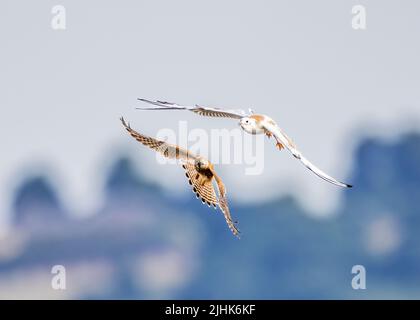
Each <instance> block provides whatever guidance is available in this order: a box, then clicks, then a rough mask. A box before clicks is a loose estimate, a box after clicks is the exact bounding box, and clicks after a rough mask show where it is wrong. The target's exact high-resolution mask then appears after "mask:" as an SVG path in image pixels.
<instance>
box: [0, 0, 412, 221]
mask: <svg viewBox="0 0 420 320" xmlns="http://www.w3.org/2000/svg"><path fill="white" fill-rule="evenodd" d="M57 4H60V5H63V6H64V7H65V8H66V30H53V29H52V28H51V19H52V17H53V15H52V14H51V9H52V7H53V6H54V5H57ZM356 4H360V3H358V2H354V1H334V0H329V1H316V2H315V1H309V0H308V1H275V0H270V1H258V2H257V1H243V0H241V1H239V0H235V1H229V2H227V1H221V0H216V1H211V2H210V1H195V0H194V1H193V0H181V1H176V2H175V1H147V2H146V1H119V2H115V1H112V2H111V1H89V2H86V1H81V0H78V1H75V0H72V1H61V2H60V3H56V2H55V1H46V0H42V1H41V0H40V1H36V2H35V1H29V0H25V1H11V0H6V1H2V2H1V3H0V39H1V40H2V44H1V49H0V86H1V88H2V89H1V90H0V106H1V111H2V117H0V146H1V149H2V152H1V157H0V210H1V214H0V226H2V227H4V226H5V225H6V223H7V220H8V217H9V216H8V208H9V205H10V196H11V193H12V191H13V188H15V187H16V186H17V185H18V184H19V182H20V181H21V179H22V178H24V177H25V176H26V175H27V174H28V173H31V172H33V173H37V172H46V173H48V174H49V176H50V177H51V179H52V181H53V183H55V184H56V185H57V186H58V188H59V191H60V196H61V197H62V199H63V201H64V202H65V203H66V205H68V206H69V207H71V209H74V210H75V211H76V212H78V213H79V214H80V215H83V214H87V212H89V211H91V210H93V209H94V208H95V207H97V206H98V205H99V204H100V201H101V194H102V193H101V191H102V187H103V181H102V179H103V175H104V173H105V172H106V170H107V167H108V166H109V165H110V164H111V163H112V161H113V160H114V159H116V158H118V156H119V155H120V154H123V152H125V151H129V152H130V154H131V155H132V156H133V159H135V160H138V161H139V170H140V171H141V172H142V173H143V174H144V175H145V176H146V177H147V178H148V179H149V180H151V181H157V182H159V183H161V184H162V185H164V186H165V188H167V190H168V192H169V193H172V192H173V193H175V195H176V194H184V193H185V195H187V194H188V195H189V193H190V191H189V188H188V186H187V185H185V179H184V177H183V173H182V170H181V169H177V168H175V167H174V166H171V165H168V166H162V165H159V164H157V163H156V158H155V155H154V154H153V153H152V152H151V151H149V150H146V149H145V148H143V149H142V148H140V146H137V145H136V144H135V143H134V142H133V141H132V140H131V139H130V138H129V137H128V136H127V134H125V133H124V131H123V130H122V128H121V125H120V123H119V120H118V118H119V117H120V116H121V115H123V116H124V117H125V118H126V119H127V120H129V121H130V122H131V124H132V126H133V128H135V129H137V130H138V131H140V132H143V133H145V134H149V135H152V136H153V135H156V133H157V132H158V131H159V130H160V129H162V128H172V129H174V130H177V128H178V125H179V124H178V121H179V120H187V121H188V128H189V129H194V128H204V129H206V130H210V129H212V128H219V129H222V128H227V129H234V128H236V127H237V124H236V123H235V122H234V121H232V120H226V119H206V118H202V117H198V116H196V115H194V114H190V113H187V112H176V113H173V112H168V113H161V112H159V113H154V112H147V113H144V112H139V111H135V110H134V107H135V106H140V103H138V102H137V101H136V98H137V97H146V98H150V99H163V100H169V101H175V102H179V103H184V104H195V103H198V104H203V105H212V106H218V107H240V108H245V109H247V108H248V107H252V108H253V109H254V110H255V111H257V112H259V113H265V114H268V115H270V116H271V117H272V118H274V119H275V120H276V121H277V123H278V124H279V125H280V126H281V127H282V128H283V129H284V130H285V131H286V132H287V133H288V134H289V135H290V136H291V137H292V138H293V140H294V141H295V142H296V144H297V145H298V146H299V147H300V150H301V151H302V152H303V153H304V154H305V156H306V157H307V158H308V159H310V160H311V161H312V162H314V163H315V164H316V165H318V166H319V167H320V168H322V169H323V170H324V171H326V172H327V173H329V174H330V175H332V176H334V177H336V178H337V179H339V180H344V181H345V182H349V183H352V181H349V180H348V178H349V176H350V174H351V168H352V165H353V163H352V157H353V151H354V147H355V145H356V143H357V142H358V141H359V140H360V139H361V138H363V137H364V135H369V134H375V135H377V136H384V137H387V138H396V137H398V135H399V134H401V132H404V131H407V130H409V129H413V128H414V129H415V128H417V127H418V125H419V121H418V120H419V118H420V106H419V104H420V90H419V84H420V81H419V80H420V62H419V57H420V46H419V41H418V35H419V31H420V19H419V9H420V5H419V4H418V3H417V2H415V1H379V0H378V1H363V3H362V4H363V5H364V6H365V8H366V12H367V29H366V30H353V29H352V25H351V21H352V15H351V9H352V6H353V5H356ZM264 154H265V162H264V172H263V174H261V175H258V176H244V174H243V173H244V166H240V165H237V166H233V165H231V166H221V165H220V166H217V168H218V172H219V173H220V175H222V177H223V179H224V180H225V184H226V185H227V187H228V190H229V196H230V197H231V198H233V199H234V200H236V201H247V202H255V201H266V200H268V199H271V198H273V197H278V196H281V195H287V194H290V193H291V194H293V195H295V196H296V197H297V199H298V200H299V201H300V203H301V204H302V205H303V206H304V207H306V208H311V211H313V212H314V213H315V214H326V213H327V212H328V209H331V208H333V207H334V206H335V205H337V203H338V201H339V199H340V196H341V195H342V194H343V192H349V191H346V190H342V189H340V188H337V187H335V186H332V185H329V184H328V183H326V182H324V181H322V180H320V179H319V178H317V177H316V176H314V175H313V174H311V173H310V172H309V171H307V170H306V169H305V168H304V167H303V166H302V165H300V164H299V163H298V162H297V161H296V160H295V159H293V158H292V157H291V156H290V155H289V154H288V153H287V152H284V151H283V152H281V153H280V152H278V151H276V150H275V148H274V146H273V142H272V141H266V144H265V148H264ZM157 172H158V173H159V174H158V175H157V174H156V173H157ZM168 177H169V178H170V179H168ZM356 187H357V186H356ZM350 192H351V191H350Z"/></svg>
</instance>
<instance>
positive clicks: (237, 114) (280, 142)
mask: <svg viewBox="0 0 420 320" xmlns="http://www.w3.org/2000/svg"><path fill="white" fill-rule="evenodd" d="M138 100H140V101H143V102H146V103H149V104H152V105H154V106H153V107H146V108H136V109H140V110H189V111H191V112H194V113H196V114H199V115H202V116H208V117H223V118H232V119H237V120H239V125H240V126H241V128H242V129H243V130H244V131H245V132H248V133H250V134H265V135H267V136H268V137H271V136H273V137H274V138H275V140H276V146H277V147H278V148H279V150H281V149H283V148H286V149H287V150H289V152H290V153H291V154H292V155H293V156H294V157H295V158H296V159H298V160H300V161H301V162H302V163H303V165H304V166H305V167H306V168H308V169H309V170H311V171H312V172H313V173H315V174H316V175H317V176H318V177H320V178H322V179H324V180H325V181H328V182H330V183H332V184H334V185H337V186H340V187H344V188H351V187H352V186H351V185H349V184H346V183H343V182H340V181H338V180H336V179H335V178H333V177H331V176H329V175H328V174H326V173H325V172H323V171H322V170H321V169H319V168H318V167H316V166H315V165H314V164H312V163H311V162H310V161H309V160H308V159H306V158H305V157H304V156H303V155H302V153H301V152H300V151H299V150H298V149H297V148H296V145H295V144H294V142H293V141H292V140H291V139H290V138H289V137H288V136H287V135H286V133H285V132H284V131H283V130H282V129H280V127H279V126H278V125H277V124H276V123H275V122H274V120H273V119H271V118H270V117H268V116H266V115H263V114H254V112H253V111H252V110H251V109H249V111H248V112H247V111H245V110H242V109H220V108H213V107H203V106H200V105H195V106H183V105H178V104H176V103H172V102H166V101H160V100H156V101H152V100H147V99H138Z"/></svg>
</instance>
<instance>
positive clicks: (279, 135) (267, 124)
mask: <svg viewBox="0 0 420 320" xmlns="http://www.w3.org/2000/svg"><path fill="white" fill-rule="evenodd" d="M263 126H264V128H265V129H266V130H267V131H269V132H271V133H272V134H273V135H274V137H275V138H276V139H277V141H278V142H280V143H281V144H282V145H283V146H285V147H286V148H287V149H288V150H289V151H290V152H291V153H292V155H293V156H294V157H295V158H296V159H299V160H300V161H301V162H302V163H303V165H304V166H305V167H306V168H308V169H309V170H311V171H312V172H313V173H315V174H316V175H317V176H318V177H320V178H322V179H324V180H325V181H328V182H330V183H332V184H335V185H336V186H340V187H344V188H351V187H352V186H351V185H349V184H346V183H343V182H340V181H338V180H336V179H334V178H333V177H331V176H329V175H328V174H326V173H325V172H323V171H322V170H321V169H319V168H317V167H316V166H315V165H314V164H312V163H311V162H310V161H309V160H308V159H306V158H305V157H304V156H303V155H302V153H301V152H300V151H299V150H298V149H297V148H296V146H295V144H294V143H293V142H292V140H291V139H290V138H289V137H288V136H287V135H286V133H284V131H283V130H281V129H280V128H279V126H278V125H277V124H275V123H272V122H271V121H264V122H263Z"/></svg>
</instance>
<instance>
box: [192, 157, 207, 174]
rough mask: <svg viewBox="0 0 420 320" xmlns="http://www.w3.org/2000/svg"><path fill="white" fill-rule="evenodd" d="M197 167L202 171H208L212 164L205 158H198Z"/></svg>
mask: <svg viewBox="0 0 420 320" xmlns="http://www.w3.org/2000/svg"><path fill="white" fill-rule="evenodd" d="M195 167H196V168H197V169H198V171H200V170H206V169H208V168H209V167H210V162H209V161H208V160H207V159H204V158H198V159H197V160H195Z"/></svg>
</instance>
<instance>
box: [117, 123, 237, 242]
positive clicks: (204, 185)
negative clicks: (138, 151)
mask: <svg viewBox="0 0 420 320" xmlns="http://www.w3.org/2000/svg"><path fill="white" fill-rule="evenodd" d="M121 122H122V124H123V126H124V127H125V129H126V130H127V131H128V133H129V134H130V135H131V136H132V137H133V138H134V139H136V140H137V141H138V142H140V143H142V144H143V145H145V146H147V147H149V148H151V149H153V150H155V151H157V152H159V153H161V154H162V155H164V156H165V157H167V158H171V159H178V160H179V161H180V162H181V163H182V167H183V168H184V170H185V175H186V176H187V178H188V182H189V184H190V185H191V187H192V190H193V192H194V193H195V194H196V196H197V198H199V199H201V201H202V203H203V204H207V205H208V206H209V207H213V208H215V209H217V207H219V208H220V210H221V211H222V213H223V215H224V217H225V220H226V223H227V225H228V227H229V229H230V230H231V231H232V233H233V234H234V235H235V236H237V237H238V238H239V230H238V229H237V227H236V225H235V223H236V222H234V221H232V217H231V214H230V210H229V206H228V202H227V197H226V188H225V185H224V184H223V182H222V180H221V179H220V177H219V176H218V175H217V174H216V172H215V170H214V167H213V164H212V163H210V161H208V160H207V159H205V158H203V157H200V156H197V155H195V154H193V153H191V152H189V151H188V150H185V149H183V148H181V147H179V146H177V145H173V144H169V143H166V142H165V141H160V140H157V139H154V138H151V137H148V136H146V135H143V134H141V133H138V132H137V131H135V130H133V129H131V127H130V124H127V123H126V122H125V121H124V119H123V118H121ZM214 182H215V183H216V185H217V195H216V191H215V187H214V184H213V183H214Z"/></svg>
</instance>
